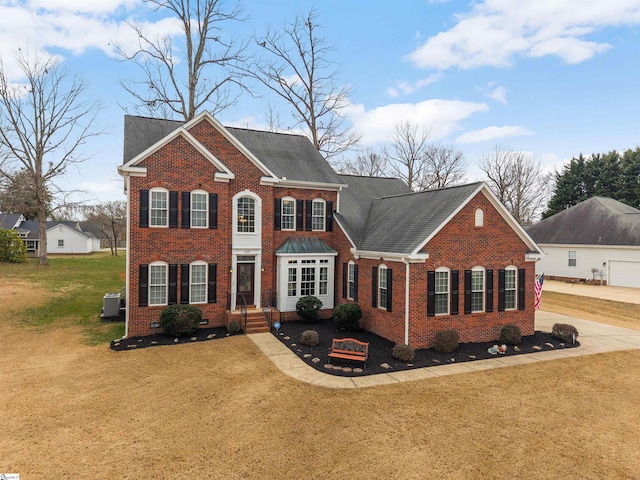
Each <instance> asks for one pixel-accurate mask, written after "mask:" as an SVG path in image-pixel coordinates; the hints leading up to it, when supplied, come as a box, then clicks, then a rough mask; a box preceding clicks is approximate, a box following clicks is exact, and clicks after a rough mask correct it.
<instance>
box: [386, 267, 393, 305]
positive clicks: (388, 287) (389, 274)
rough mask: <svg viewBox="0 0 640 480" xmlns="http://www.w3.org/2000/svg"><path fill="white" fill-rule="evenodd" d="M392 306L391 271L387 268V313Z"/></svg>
mask: <svg viewBox="0 0 640 480" xmlns="http://www.w3.org/2000/svg"><path fill="white" fill-rule="evenodd" d="M392 304H393V270H391V269H390V268H387V312H390V311H391V305H392Z"/></svg>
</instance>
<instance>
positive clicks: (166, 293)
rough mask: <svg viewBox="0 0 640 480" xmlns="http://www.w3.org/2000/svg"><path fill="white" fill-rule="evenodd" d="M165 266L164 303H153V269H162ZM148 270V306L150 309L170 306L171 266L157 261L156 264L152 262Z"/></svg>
mask: <svg viewBox="0 0 640 480" xmlns="http://www.w3.org/2000/svg"><path fill="white" fill-rule="evenodd" d="M160 266H163V267H164V274H165V276H164V280H165V283H164V303H151V287H152V285H151V267H160ZM147 268H148V269H149V273H148V274H147V276H148V279H149V280H148V285H147V298H148V301H147V306H149V307H161V306H164V305H169V264H168V263H167V262H164V261H161V260H159V261H156V262H151V263H149V264H148V266H147Z"/></svg>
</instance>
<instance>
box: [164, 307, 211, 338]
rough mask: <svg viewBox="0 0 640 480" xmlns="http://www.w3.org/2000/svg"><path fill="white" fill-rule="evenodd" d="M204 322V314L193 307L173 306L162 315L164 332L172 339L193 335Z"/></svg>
mask: <svg viewBox="0 0 640 480" xmlns="http://www.w3.org/2000/svg"><path fill="white" fill-rule="evenodd" d="M201 321H202V312H201V311H200V309H199V308H196V307H194V306H192V305H171V306H169V307H167V308H165V309H164V310H163V311H162V313H161V314H160V326H161V327H162V331H163V332H164V333H166V334H167V335H171V336H172V337H184V336H185V335H191V334H192V333H195V331H196V330H197V329H198V325H200V322H201Z"/></svg>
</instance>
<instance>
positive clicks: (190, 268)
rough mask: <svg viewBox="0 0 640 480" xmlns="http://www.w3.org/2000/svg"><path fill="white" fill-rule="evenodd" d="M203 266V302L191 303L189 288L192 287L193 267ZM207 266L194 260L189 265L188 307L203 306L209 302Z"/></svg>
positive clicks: (203, 262) (202, 261)
mask: <svg viewBox="0 0 640 480" xmlns="http://www.w3.org/2000/svg"><path fill="white" fill-rule="evenodd" d="M194 265H197V266H204V301H202V302H193V301H191V287H193V285H194V283H193V270H192V268H193V266H194ZM181 280H182V279H181ZM198 285H201V284H198ZM208 286H209V264H208V263H207V262H205V261H204V260H194V261H193V262H191V263H190V264H189V305H204V304H206V303H208V301H209V292H208V290H209V289H208Z"/></svg>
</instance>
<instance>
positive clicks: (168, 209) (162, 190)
mask: <svg viewBox="0 0 640 480" xmlns="http://www.w3.org/2000/svg"><path fill="white" fill-rule="evenodd" d="M154 192H162V193H165V194H166V198H167V213H166V215H165V221H166V222H165V224H164V225H152V223H151V219H152V218H153V215H152V212H153V210H154V208H153V207H152V205H153V193H154ZM170 197H171V195H170V194H169V190H168V189H167V188H165V187H153V188H150V189H149V223H148V225H149V228H169V216H170V212H171V198H170ZM155 210H160V209H159V208H156V209H155Z"/></svg>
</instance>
